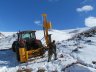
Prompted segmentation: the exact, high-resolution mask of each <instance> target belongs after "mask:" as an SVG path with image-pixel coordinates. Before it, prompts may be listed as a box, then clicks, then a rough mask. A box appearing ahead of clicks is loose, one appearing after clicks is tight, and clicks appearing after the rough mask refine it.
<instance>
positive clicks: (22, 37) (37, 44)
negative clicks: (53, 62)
mask: <svg viewBox="0 0 96 72" xmlns="http://www.w3.org/2000/svg"><path fill="white" fill-rule="evenodd" d="M42 16H43V31H44V37H45V41H46V46H43V45H42V42H41V41H40V40H37V39H36V35H35V32H36V31H33V30H32V31H19V32H18V33H17V35H18V39H17V40H16V41H14V42H13V44H12V50H13V51H14V52H15V53H16V57H17V60H18V61H19V62H21V63H23V62H27V61H28V59H29V58H32V57H37V56H43V55H44V53H45V51H44V50H45V49H46V47H47V46H48V44H49V42H51V35H49V34H48V30H49V29H50V28H51V27H52V26H51V22H48V21H47V15H46V14H42Z"/></svg>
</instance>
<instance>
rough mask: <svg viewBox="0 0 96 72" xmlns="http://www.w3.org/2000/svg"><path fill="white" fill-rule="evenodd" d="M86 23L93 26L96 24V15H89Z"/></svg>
mask: <svg viewBox="0 0 96 72" xmlns="http://www.w3.org/2000/svg"><path fill="white" fill-rule="evenodd" d="M85 25H86V26H87V27H93V26H96V17H92V16H90V17H88V18H86V19H85Z"/></svg>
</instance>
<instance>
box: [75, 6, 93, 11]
mask: <svg viewBox="0 0 96 72" xmlns="http://www.w3.org/2000/svg"><path fill="white" fill-rule="evenodd" d="M93 9H94V8H93V6H91V5H85V6H83V7H81V8H77V9H76V11H77V12H88V11H92V10H93Z"/></svg>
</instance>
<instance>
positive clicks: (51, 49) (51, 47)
mask: <svg viewBox="0 0 96 72" xmlns="http://www.w3.org/2000/svg"><path fill="white" fill-rule="evenodd" d="M48 46H49V48H48V62H50V61H51V58H52V55H53V54H54V60H57V53H56V44H55V40H53V42H51V43H49V44H48Z"/></svg>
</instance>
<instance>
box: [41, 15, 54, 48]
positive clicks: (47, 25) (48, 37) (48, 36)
mask: <svg viewBox="0 0 96 72" xmlns="http://www.w3.org/2000/svg"><path fill="white" fill-rule="evenodd" d="M42 16H43V31H44V37H45V41H46V45H47V46H48V44H49V43H50V42H51V34H48V30H49V29H50V28H51V27H52V25H51V22H48V21H47V15H46V14H42Z"/></svg>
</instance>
